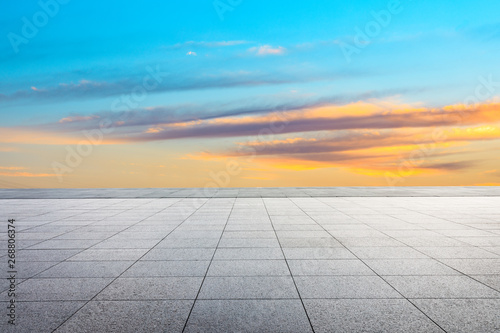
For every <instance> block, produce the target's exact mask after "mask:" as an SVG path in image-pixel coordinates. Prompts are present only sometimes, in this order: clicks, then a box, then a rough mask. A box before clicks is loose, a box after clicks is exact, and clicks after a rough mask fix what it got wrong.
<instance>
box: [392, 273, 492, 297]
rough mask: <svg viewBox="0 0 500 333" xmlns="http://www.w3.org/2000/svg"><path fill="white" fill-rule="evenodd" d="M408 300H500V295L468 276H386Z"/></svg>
mask: <svg viewBox="0 0 500 333" xmlns="http://www.w3.org/2000/svg"><path fill="white" fill-rule="evenodd" d="M385 280H386V281H387V282H388V283H389V284H391V285H392V286H393V287H394V288H396V289H397V290H398V291H399V292H400V293H401V294H403V296H405V297H406V298H500V293H499V292H497V291H495V290H493V289H491V288H489V287H487V286H485V285H484V284H482V283H479V282H477V281H475V280H473V279H471V278H469V277H467V276H463V275H462V276H386V277H385Z"/></svg>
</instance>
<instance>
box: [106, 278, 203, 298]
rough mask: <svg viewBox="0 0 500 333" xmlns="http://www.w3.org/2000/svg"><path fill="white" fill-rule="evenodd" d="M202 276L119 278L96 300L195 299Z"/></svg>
mask: <svg viewBox="0 0 500 333" xmlns="http://www.w3.org/2000/svg"><path fill="white" fill-rule="evenodd" d="M202 281H203V278H201V277H155V278H118V279H116V280H115V281H113V283H111V284H110V285H109V286H108V287H107V288H106V289H104V290H103V291H102V292H101V293H100V294H99V295H98V296H97V297H96V300H107V301H113V300H153V299H156V300H157V299H164V300H167V299H195V298H196V294H197V293H198V290H199V289H200V286H201V282H202Z"/></svg>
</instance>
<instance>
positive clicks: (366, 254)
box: [349, 246, 428, 259]
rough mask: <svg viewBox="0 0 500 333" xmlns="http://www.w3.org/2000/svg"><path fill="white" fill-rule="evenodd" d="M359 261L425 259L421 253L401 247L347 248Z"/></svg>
mask: <svg viewBox="0 0 500 333" xmlns="http://www.w3.org/2000/svg"><path fill="white" fill-rule="evenodd" d="M349 250H351V251H352V252H353V253H354V254H355V255H357V256H358V257H359V258H361V259H425V258H428V256H426V255H425V254H423V253H420V252H418V251H417V250H415V249H412V248H411V247H408V246H403V247H401V246H400V247H389V246H381V247H349Z"/></svg>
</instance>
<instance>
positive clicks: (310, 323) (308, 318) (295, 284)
mask: <svg viewBox="0 0 500 333" xmlns="http://www.w3.org/2000/svg"><path fill="white" fill-rule="evenodd" d="M288 200H290V199H288ZM262 203H263V205H264V208H265V209H266V212H267V216H268V217H269V221H270V222H271V225H272V227H273V230H274V234H275V236H276V240H277V241H278V244H279V245H280V249H281V253H282V254H283V259H284V260H285V263H286V267H287V268H288V272H289V273H290V278H291V279H292V281H293V285H294V286H295V290H296V291H297V295H298V296H299V299H300V303H301V304H302V308H303V309H304V313H305V314H306V318H307V321H308V322H309V326H311V330H312V332H313V333H314V332H315V331H314V326H313V324H312V322H311V318H310V317H309V313H308V312H307V308H306V306H305V304H304V300H303V299H302V296H301V295H300V291H299V288H298V287H297V283H296V282H295V277H294V275H293V274H292V270H291V269H290V265H289V264H288V260H287V258H286V255H285V251H284V250H283V247H282V246H281V241H280V239H279V237H278V233H277V232H276V229H275V228H274V224H273V220H272V219H271V215H270V214H269V210H268V209H267V206H266V202H265V200H264V199H262Z"/></svg>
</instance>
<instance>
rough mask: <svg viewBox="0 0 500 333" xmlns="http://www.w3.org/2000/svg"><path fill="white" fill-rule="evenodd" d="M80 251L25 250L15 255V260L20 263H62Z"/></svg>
mask: <svg viewBox="0 0 500 333" xmlns="http://www.w3.org/2000/svg"><path fill="white" fill-rule="evenodd" d="M80 251H82V250H81V249H78V250H49V249H44V250H30V249H25V250H21V251H19V252H18V253H17V259H18V260H19V261H20V262H34V261H63V260H66V259H68V258H69V257H72V256H74V255H75V254H77V253H79V252H80Z"/></svg>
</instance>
